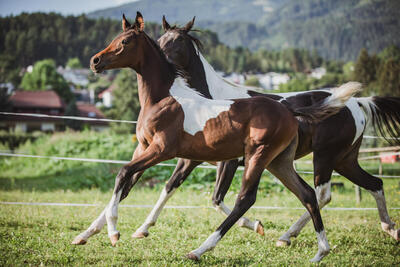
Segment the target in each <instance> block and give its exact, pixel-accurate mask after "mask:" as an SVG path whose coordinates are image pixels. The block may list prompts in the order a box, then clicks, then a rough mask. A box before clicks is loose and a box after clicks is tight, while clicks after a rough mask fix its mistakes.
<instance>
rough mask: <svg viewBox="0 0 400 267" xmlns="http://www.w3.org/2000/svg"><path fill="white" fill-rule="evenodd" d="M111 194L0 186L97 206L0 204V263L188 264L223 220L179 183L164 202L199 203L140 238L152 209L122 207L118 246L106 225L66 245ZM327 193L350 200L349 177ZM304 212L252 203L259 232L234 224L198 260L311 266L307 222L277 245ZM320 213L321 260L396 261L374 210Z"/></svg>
mask: <svg viewBox="0 0 400 267" xmlns="http://www.w3.org/2000/svg"><path fill="white" fill-rule="evenodd" d="M264 179H268V178H266V177H265V178H264ZM335 180H338V179H335ZM385 191H386V196H387V200H388V206H389V208H390V207H400V190H399V188H398V187H397V184H396V182H395V181H386V182H385ZM159 193H160V191H159V190H154V189H153V190H151V189H146V188H141V189H137V190H134V192H132V193H131V196H130V197H128V199H127V200H126V201H124V203H123V204H136V205H138V204H146V205H148V204H152V203H155V202H156V200H157V198H158V195H159ZM110 195H111V191H110V192H101V191H100V190H97V189H93V190H82V191H79V192H71V191H60V190H55V191H49V192H37V191H32V192H26V191H25V192H24V191H20V190H2V191H1V192H0V200H1V201H20V202H65V203H94V204H99V206H95V207H58V206H56V207H54V206H24V205H0V210H1V212H0V236H1V244H0V254H1V255H0V265H1V266H11V265H13V266H15V265H34V266H37V265H44V266H54V265H73V266H87V265H89V264H90V265H100V266H127V265H135V266H138V265H140V266H160V265H161V266H175V265H193V262H191V261H189V260H187V259H185V258H184V255H185V254H186V253H188V252H189V251H190V250H191V249H193V248H196V247H197V246H198V245H200V244H201V242H202V241H203V240H204V239H205V238H206V237H207V236H208V235H209V234H210V233H211V232H212V231H213V230H214V229H215V228H216V227H217V226H218V225H219V223H220V222H221V221H222V219H223V217H222V215H220V214H218V213H217V212H216V211H214V210H213V209H210V208H208V207H211V194H210V192H209V191H207V190H192V189H188V188H184V189H183V190H180V191H179V192H178V193H177V194H176V195H175V196H174V197H173V198H172V199H171V201H170V202H169V203H168V204H169V205H195V206H199V207H200V208H198V209H165V210H164V211H163V213H162V215H161V217H160V220H159V221H158V223H157V225H156V226H155V227H153V228H152V229H151V232H150V236H149V237H147V238H146V239H139V240H137V239H132V238H131V237H130V235H131V234H132V233H133V232H134V231H135V230H136V228H137V227H139V226H140V224H141V223H142V222H143V220H144V219H145V217H146V215H147V213H148V212H149V211H150V209H149V208H131V207H121V208H120V212H119V214H120V216H119V218H120V219H119V224H118V225H119V230H120V231H121V239H120V241H119V243H118V244H117V246H116V247H111V245H110V243H109V239H108V237H107V234H106V231H102V232H101V233H99V234H98V235H97V236H94V237H92V238H91V239H90V240H89V242H88V243H87V244H86V245H85V246H73V245H70V242H71V241H72V239H73V238H74V236H76V235H77V234H78V233H80V232H81V231H82V230H84V229H86V227H87V226H88V225H89V224H90V223H91V222H92V220H93V219H94V218H95V217H96V216H97V215H98V214H99V213H100V212H101V210H102V208H103V207H104V205H106V203H107V201H108V200H109V197H110ZM234 196H235V194H234V193H230V194H229V195H228V201H227V203H228V204H230V205H232V204H233V199H234ZM332 197H333V201H332V203H331V205H330V207H353V206H355V201H354V192H353V190H352V185H351V184H350V183H347V182H346V183H345V189H341V190H334V191H333V194H332ZM256 206H286V207H300V205H299V203H298V201H297V200H296V199H295V198H294V197H293V196H292V195H291V194H290V193H289V192H287V191H286V190H284V191H283V192H280V193H270V194H268V195H267V196H265V195H262V194H258V199H257V202H256ZM360 207H375V204H374V200H373V199H372V197H370V196H369V195H367V194H364V195H363V201H362V203H361V205H360ZM302 213H303V210H260V209H251V210H250V211H249V212H248V213H247V214H246V215H247V216H248V217H251V218H257V219H260V220H261V221H262V222H263V224H264V227H265V236H264V237H261V236H259V235H257V234H255V233H254V232H251V231H249V230H247V229H243V228H239V227H237V226H235V227H233V229H232V231H230V232H229V233H228V234H227V235H226V236H225V238H224V239H223V240H222V241H221V243H220V244H219V245H218V246H217V247H216V248H215V249H214V251H212V252H210V253H206V254H205V255H204V257H203V258H202V259H201V261H200V262H199V263H198V264H196V265H200V266H222V265H228V266H231V265H263V266H275V265H279V266H287V265H292V266H293V265H296V266H306V265H310V263H309V261H308V260H309V259H311V258H312V257H313V255H314V254H315V252H316V250H317V245H316V238H315V233H314V231H313V228H312V227H311V224H309V225H308V226H307V227H306V228H305V230H304V231H303V232H302V234H301V235H300V236H299V237H298V238H297V239H295V240H294V241H293V242H292V245H291V246H290V247H287V248H281V247H275V241H276V240H277V238H278V237H279V236H280V235H281V234H282V233H283V232H284V231H285V230H287V229H288V227H289V226H290V225H291V223H293V222H294V220H295V219H297V218H298V217H299V216H300V215H301V214H302ZM390 215H391V217H392V218H393V220H394V221H395V222H396V223H397V225H400V210H390ZM322 216H323V219H324V223H325V226H326V228H327V234H328V238H329V241H330V245H331V247H332V252H331V253H330V254H329V256H327V257H326V258H325V259H324V260H323V261H322V262H321V266H349V265H354V266H371V265H375V266H396V265H397V266H398V265H399V264H400V246H399V243H398V242H396V241H395V240H393V239H392V238H390V237H389V236H388V235H387V234H386V233H384V232H382V231H381V229H380V224H379V219H378V214H377V211H376V210H364V211H338V210H325V211H322ZM104 230H105V229H104Z"/></svg>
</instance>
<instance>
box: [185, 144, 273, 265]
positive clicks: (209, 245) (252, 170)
mask: <svg viewBox="0 0 400 267" xmlns="http://www.w3.org/2000/svg"><path fill="white" fill-rule="evenodd" d="M271 154H273V153H268V149H266V148H265V146H264V145H260V146H257V147H254V148H252V149H251V153H249V157H247V154H246V157H247V158H246V161H247V163H246V167H245V170H244V172H243V179H242V186H241V188H240V192H239V194H238V197H237V199H236V203H235V206H234V208H233V210H232V212H231V213H230V214H229V215H228V217H227V218H226V219H225V220H224V222H223V223H222V224H221V225H220V226H219V227H218V228H217V230H216V231H215V232H214V233H212V234H211V235H210V236H209V237H208V238H207V240H206V241H205V242H204V243H203V244H202V245H201V246H200V247H199V248H197V249H195V250H193V251H191V252H190V253H189V254H188V255H187V257H188V258H189V259H192V260H199V259H200V257H201V255H203V254H204V253H205V252H207V251H209V250H212V249H213V248H214V247H215V246H216V245H217V243H218V242H219V240H221V238H222V237H223V236H224V235H225V234H226V233H227V232H228V230H229V229H230V228H231V227H232V226H233V225H234V224H235V223H236V222H237V221H238V220H239V219H240V218H241V217H242V216H243V214H244V213H245V212H246V211H247V210H248V209H249V208H250V207H251V206H252V205H253V204H254V202H255V201H256V196H257V188H258V184H259V182H260V177H261V174H262V172H263V170H264V167H265V165H267V164H268V163H269V162H270V161H271V157H272V156H273V155H271Z"/></svg>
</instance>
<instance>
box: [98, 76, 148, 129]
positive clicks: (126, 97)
mask: <svg viewBox="0 0 400 267" xmlns="http://www.w3.org/2000/svg"><path fill="white" fill-rule="evenodd" d="M114 83H115V85H116V88H115V89H114V90H113V92H112V94H113V107H112V108H111V109H110V110H108V111H107V112H106V114H107V116H108V117H110V118H113V119H118V120H136V119H137V118H138V116H139V111H140V103H139V96H138V85H137V80H136V75H135V73H134V71H132V70H131V69H122V70H121V71H120V72H119V73H118V75H117V77H116V78H115V80H114ZM112 128H113V129H114V130H115V131H116V132H120V133H127V132H128V133H133V132H134V131H135V125H134V124H128V123H119V124H113V125H112Z"/></svg>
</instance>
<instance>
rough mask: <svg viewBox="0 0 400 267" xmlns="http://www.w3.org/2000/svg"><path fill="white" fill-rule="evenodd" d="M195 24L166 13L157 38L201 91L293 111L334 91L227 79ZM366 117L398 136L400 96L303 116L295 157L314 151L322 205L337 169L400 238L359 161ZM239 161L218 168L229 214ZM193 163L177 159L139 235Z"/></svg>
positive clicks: (296, 228) (219, 201) (295, 229)
mask: <svg viewBox="0 0 400 267" xmlns="http://www.w3.org/2000/svg"><path fill="white" fill-rule="evenodd" d="M193 24H194V18H193V20H192V21H190V22H188V23H187V24H186V25H185V26H184V27H182V28H180V27H177V26H172V27H171V26H170V25H169V23H168V22H167V21H166V20H165V17H163V28H164V30H165V33H164V35H163V36H161V38H160V39H159V43H160V46H161V48H162V49H163V51H164V52H165V54H166V56H167V58H168V60H169V61H170V62H173V63H174V64H176V65H178V66H179V67H180V68H181V69H182V70H183V73H184V74H185V78H186V80H187V82H188V84H189V86H190V87H192V88H193V89H195V90H196V91H198V92H199V93H201V94H202V95H203V96H205V97H208V98H212V99H233V98H248V97H253V96H264V97H267V98H271V99H275V100H278V101H280V102H282V103H283V104H285V105H286V106H287V107H288V108H289V109H292V110H293V109H296V107H302V106H307V105H310V103H315V102H316V101H320V100H321V99H324V98H327V97H330V96H331V95H332V91H330V90H314V91H306V92H295V93H283V94H260V93H258V92H256V91H254V88H249V87H242V86H239V85H234V84H231V83H229V82H227V81H226V80H224V79H223V78H221V77H220V76H219V75H217V73H216V72H215V71H214V69H213V68H212V67H211V65H210V64H209V63H208V62H207V61H206V60H205V58H204V57H203V56H202V54H201V52H200V51H199V47H201V43H200V42H199V41H198V40H197V39H196V38H194V37H193V36H191V35H190V34H189V31H190V30H191V28H192V27H193ZM362 108H363V109H362ZM367 121H370V122H371V123H372V124H373V126H375V127H376V129H377V130H378V131H382V132H381V133H382V134H383V135H384V136H390V137H394V138H398V137H399V136H400V99H399V98H396V97H368V98H354V97H353V98H350V100H349V101H347V103H346V106H345V107H344V108H343V109H342V110H341V111H340V112H339V113H338V114H336V115H333V116H331V117H328V118H326V119H325V120H323V121H321V122H319V123H312V122H311V123H310V121H307V120H301V121H299V124H300V127H299V136H300V138H299V144H298V147H297V149H296V155H295V158H296V159H297V158H301V157H303V156H304V155H307V154H309V153H310V152H314V158H313V161H314V185H315V188H316V193H317V199H318V202H319V207H320V208H322V207H323V206H324V205H326V204H328V203H329V202H330V199H331V193H330V179H331V175H332V172H333V170H336V171H337V172H339V173H340V174H342V175H343V176H344V177H346V178H348V179H349V180H350V181H352V182H354V183H355V184H357V185H359V186H361V187H363V188H365V189H366V190H368V191H369V192H371V194H372V195H373V196H374V198H375V200H376V203H377V207H378V211H379V215H380V219H381V226H382V229H383V230H384V231H385V232H387V233H388V234H389V235H390V236H391V237H393V238H394V239H396V240H400V230H397V229H396V228H395V224H394V223H393V222H392V220H391V219H390V217H389V215H388V212H387V208H386V201H385V196H384V193H383V186H382V181H381V179H379V178H377V177H374V176H372V175H370V174H368V173H367V172H366V171H364V170H363V169H362V168H361V167H360V165H359V163H358V161H357V157H358V152H359V148H360V145H361V142H362V135H363V133H364V131H365V126H366V122H367ZM385 129H387V131H385ZM389 141H390V139H389ZM394 142H397V144H398V143H399V142H400V139H395V141H394ZM238 165H239V164H238V161H237V160H231V161H226V162H221V163H220V164H219V167H218V176H217V181H216V187H215V190H214V194H213V204H214V205H215V207H216V208H217V210H219V211H222V212H223V213H224V214H226V215H228V214H229V213H230V210H229V209H228V208H227V207H226V206H225V205H224V202H223V199H224V196H225V194H226V192H227V190H228V188H229V186H230V184H231V182H232V178H233V175H234V173H235V171H236V168H237V167H238ZM189 166H191V165H190V161H189V160H187V159H180V160H179V162H178V164H177V167H176V169H175V172H174V174H173V175H172V176H171V178H170V180H169V181H168V184H167V185H166V189H165V192H166V193H165V192H164V193H163V194H162V195H161V196H160V199H159V201H158V202H157V204H156V205H155V207H154V209H153V210H152V212H151V213H150V214H149V216H148V217H147V219H146V221H145V222H144V223H143V225H142V226H141V227H140V228H138V229H137V231H136V232H135V234H134V237H137V238H141V237H145V236H147V235H148V229H149V227H151V226H152V225H154V224H155V222H156V220H157V217H158V215H159V214H160V212H161V209H162V208H163V206H164V205H165V203H166V201H167V200H168V198H170V197H171V196H172V194H173V192H174V191H175V190H172V189H175V188H176V187H178V186H179V185H180V184H181V183H182V182H183V181H184V180H185V179H186V177H187V175H188V173H190V171H191V170H188V169H190V168H189ZM186 168H188V169H186ZM309 220H310V215H309V213H308V212H306V213H304V215H303V216H302V217H301V218H300V219H299V221H298V222H296V223H295V224H294V225H293V226H292V227H290V229H289V231H288V232H286V233H285V234H284V235H282V236H281V237H280V239H279V241H278V242H277V244H278V245H289V244H290V238H291V237H295V236H297V235H298V234H299V233H300V231H301V229H302V228H303V227H304V226H305V225H306V223H307V222H308V221H309ZM238 223H239V225H241V226H243V227H246V228H249V229H252V230H254V231H256V232H258V233H259V234H263V233H264V231H263V228H262V225H261V223H260V222H259V221H251V220H249V219H247V218H245V217H243V218H241V219H240V220H239V221H238Z"/></svg>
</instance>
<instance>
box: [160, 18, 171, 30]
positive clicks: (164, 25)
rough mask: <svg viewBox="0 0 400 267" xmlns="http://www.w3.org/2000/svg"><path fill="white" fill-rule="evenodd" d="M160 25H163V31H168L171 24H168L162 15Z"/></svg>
mask: <svg viewBox="0 0 400 267" xmlns="http://www.w3.org/2000/svg"><path fill="white" fill-rule="evenodd" d="M162 27H163V29H164V31H168V30H169V29H171V26H170V25H169V23H168V22H167V20H166V19H165V16H164V15H163V16H162Z"/></svg>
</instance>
